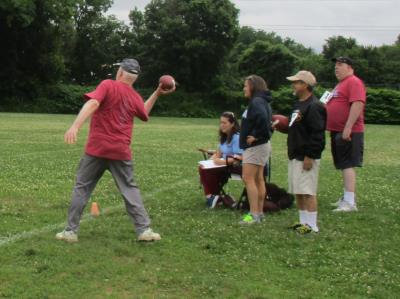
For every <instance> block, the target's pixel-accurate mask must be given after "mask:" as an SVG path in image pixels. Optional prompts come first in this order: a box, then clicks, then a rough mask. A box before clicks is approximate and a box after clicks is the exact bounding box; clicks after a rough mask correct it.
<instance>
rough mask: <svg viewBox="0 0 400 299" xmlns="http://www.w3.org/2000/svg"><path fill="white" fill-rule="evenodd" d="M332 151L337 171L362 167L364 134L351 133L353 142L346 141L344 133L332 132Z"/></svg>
mask: <svg viewBox="0 0 400 299" xmlns="http://www.w3.org/2000/svg"><path fill="white" fill-rule="evenodd" d="M331 150H332V157H333V163H334V164H335V167H336V169H347V168H353V167H362V163H363V156H364V133H351V141H346V140H343V138H342V132H331Z"/></svg>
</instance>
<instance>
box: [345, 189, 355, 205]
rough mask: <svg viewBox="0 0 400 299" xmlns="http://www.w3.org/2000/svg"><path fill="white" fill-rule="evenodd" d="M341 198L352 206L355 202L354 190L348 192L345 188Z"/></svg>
mask: <svg viewBox="0 0 400 299" xmlns="http://www.w3.org/2000/svg"><path fill="white" fill-rule="evenodd" d="M343 200H344V201H345V202H347V203H348V204H349V205H352V206H354V205H355V204H356V203H355V201H354V192H348V191H346V190H345V191H344V196H343Z"/></svg>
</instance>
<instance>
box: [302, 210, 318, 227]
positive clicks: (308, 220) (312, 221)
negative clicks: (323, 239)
mask: <svg viewBox="0 0 400 299" xmlns="http://www.w3.org/2000/svg"><path fill="white" fill-rule="evenodd" d="M299 216H300V223H301V224H308V225H309V226H310V227H311V229H312V230H313V231H314V232H319V229H318V226H317V216H318V212H309V211H307V210H299Z"/></svg>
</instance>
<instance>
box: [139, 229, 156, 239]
mask: <svg viewBox="0 0 400 299" xmlns="http://www.w3.org/2000/svg"><path fill="white" fill-rule="evenodd" d="M159 240H161V236H160V234H157V233H155V232H153V230H152V229H151V228H148V229H146V230H145V231H144V232H142V233H141V234H140V235H139V236H138V241H146V242H150V241H159Z"/></svg>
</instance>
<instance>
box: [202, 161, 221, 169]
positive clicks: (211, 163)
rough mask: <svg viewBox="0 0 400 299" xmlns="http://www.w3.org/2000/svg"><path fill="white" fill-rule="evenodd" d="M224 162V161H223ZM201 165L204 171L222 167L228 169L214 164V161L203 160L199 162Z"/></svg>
mask: <svg viewBox="0 0 400 299" xmlns="http://www.w3.org/2000/svg"><path fill="white" fill-rule="evenodd" d="M221 160H223V159H221ZM199 165H200V166H201V167H202V168H203V169H211V168H221V167H226V165H217V164H215V163H214V160H203V161H199Z"/></svg>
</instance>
